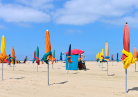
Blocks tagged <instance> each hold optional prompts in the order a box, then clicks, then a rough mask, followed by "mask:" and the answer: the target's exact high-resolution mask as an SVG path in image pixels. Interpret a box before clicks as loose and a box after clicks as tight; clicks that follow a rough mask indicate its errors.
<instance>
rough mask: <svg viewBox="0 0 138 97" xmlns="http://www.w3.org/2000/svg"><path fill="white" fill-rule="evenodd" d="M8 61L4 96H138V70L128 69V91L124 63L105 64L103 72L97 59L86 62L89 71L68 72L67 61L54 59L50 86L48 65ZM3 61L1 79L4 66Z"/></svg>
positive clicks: (0, 96)
mask: <svg viewBox="0 0 138 97" xmlns="http://www.w3.org/2000/svg"><path fill="white" fill-rule="evenodd" d="M34 65H35V67H34V68H33V64H32V63H31V62H30V63H29V64H28V63H27V64H16V65H15V68H14V71H13V68H12V67H7V64H4V80H3V81H1V79H0V97H138V69H137V72H135V69H134V67H135V65H134V64H132V65H131V66H130V67H129V68H128V93H127V94H126V93H125V70H124V69H123V64H122V63H121V62H119V63H118V65H117V62H113V66H112V62H109V76H107V71H106V70H107V68H106V67H107V65H106V63H103V71H102V70H101V68H99V66H98V64H97V62H86V66H87V70H86V71H84V70H78V71H69V74H67V71H66V70H65V64H64V63H62V64H61V62H58V63H55V64H54V66H53V69H52V65H51V62H50V86H48V85H47V65H46V64H41V65H40V66H39V68H38V72H37V68H36V67H37V65H36V63H35V64H34ZM1 66H2V65H1V64H0V78H1V68H2V67H1ZM137 66H138V65H137Z"/></svg>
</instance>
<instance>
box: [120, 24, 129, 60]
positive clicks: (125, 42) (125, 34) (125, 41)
mask: <svg viewBox="0 0 138 97" xmlns="http://www.w3.org/2000/svg"><path fill="white" fill-rule="evenodd" d="M123 48H124V50H125V51H127V52H130V36H129V27H128V24H127V23H126V24H125V27H124V31H123ZM125 58H126V55H125V54H123V55H122V57H121V59H122V60H124V59H125Z"/></svg>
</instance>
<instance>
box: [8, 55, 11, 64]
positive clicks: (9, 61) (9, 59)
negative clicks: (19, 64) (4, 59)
mask: <svg viewBox="0 0 138 97" xmlns="http://www.w3.org/2000/svg"><path fill="white" fill-rule="evenodd" d="M8 65H10V66H11V54H9V58H8Z"/></svg>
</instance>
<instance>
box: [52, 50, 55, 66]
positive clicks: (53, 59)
mask: <svg viewBox="0 0 138 97" xmlns="http://www.w3.org/2000/svg"><path fill="white" fill-rule="evenodd" d="M54 61H56V58H55V50H53V58H52V68H53V63H54Z"/></svg>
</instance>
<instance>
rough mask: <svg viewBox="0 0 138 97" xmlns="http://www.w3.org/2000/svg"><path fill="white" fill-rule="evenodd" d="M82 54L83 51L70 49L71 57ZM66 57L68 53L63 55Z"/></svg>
mask: <svg viewBox="0 0 138 97" xmlns="http://www.w3.org/2000/svg"><path fill="white" fill-rule="evenodd" d="M82 53H84V51H83V50H79V49H72V50H71V55H78V54H82ZM65 54H66V55H68V52H66V53H65Z"/></svg>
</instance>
